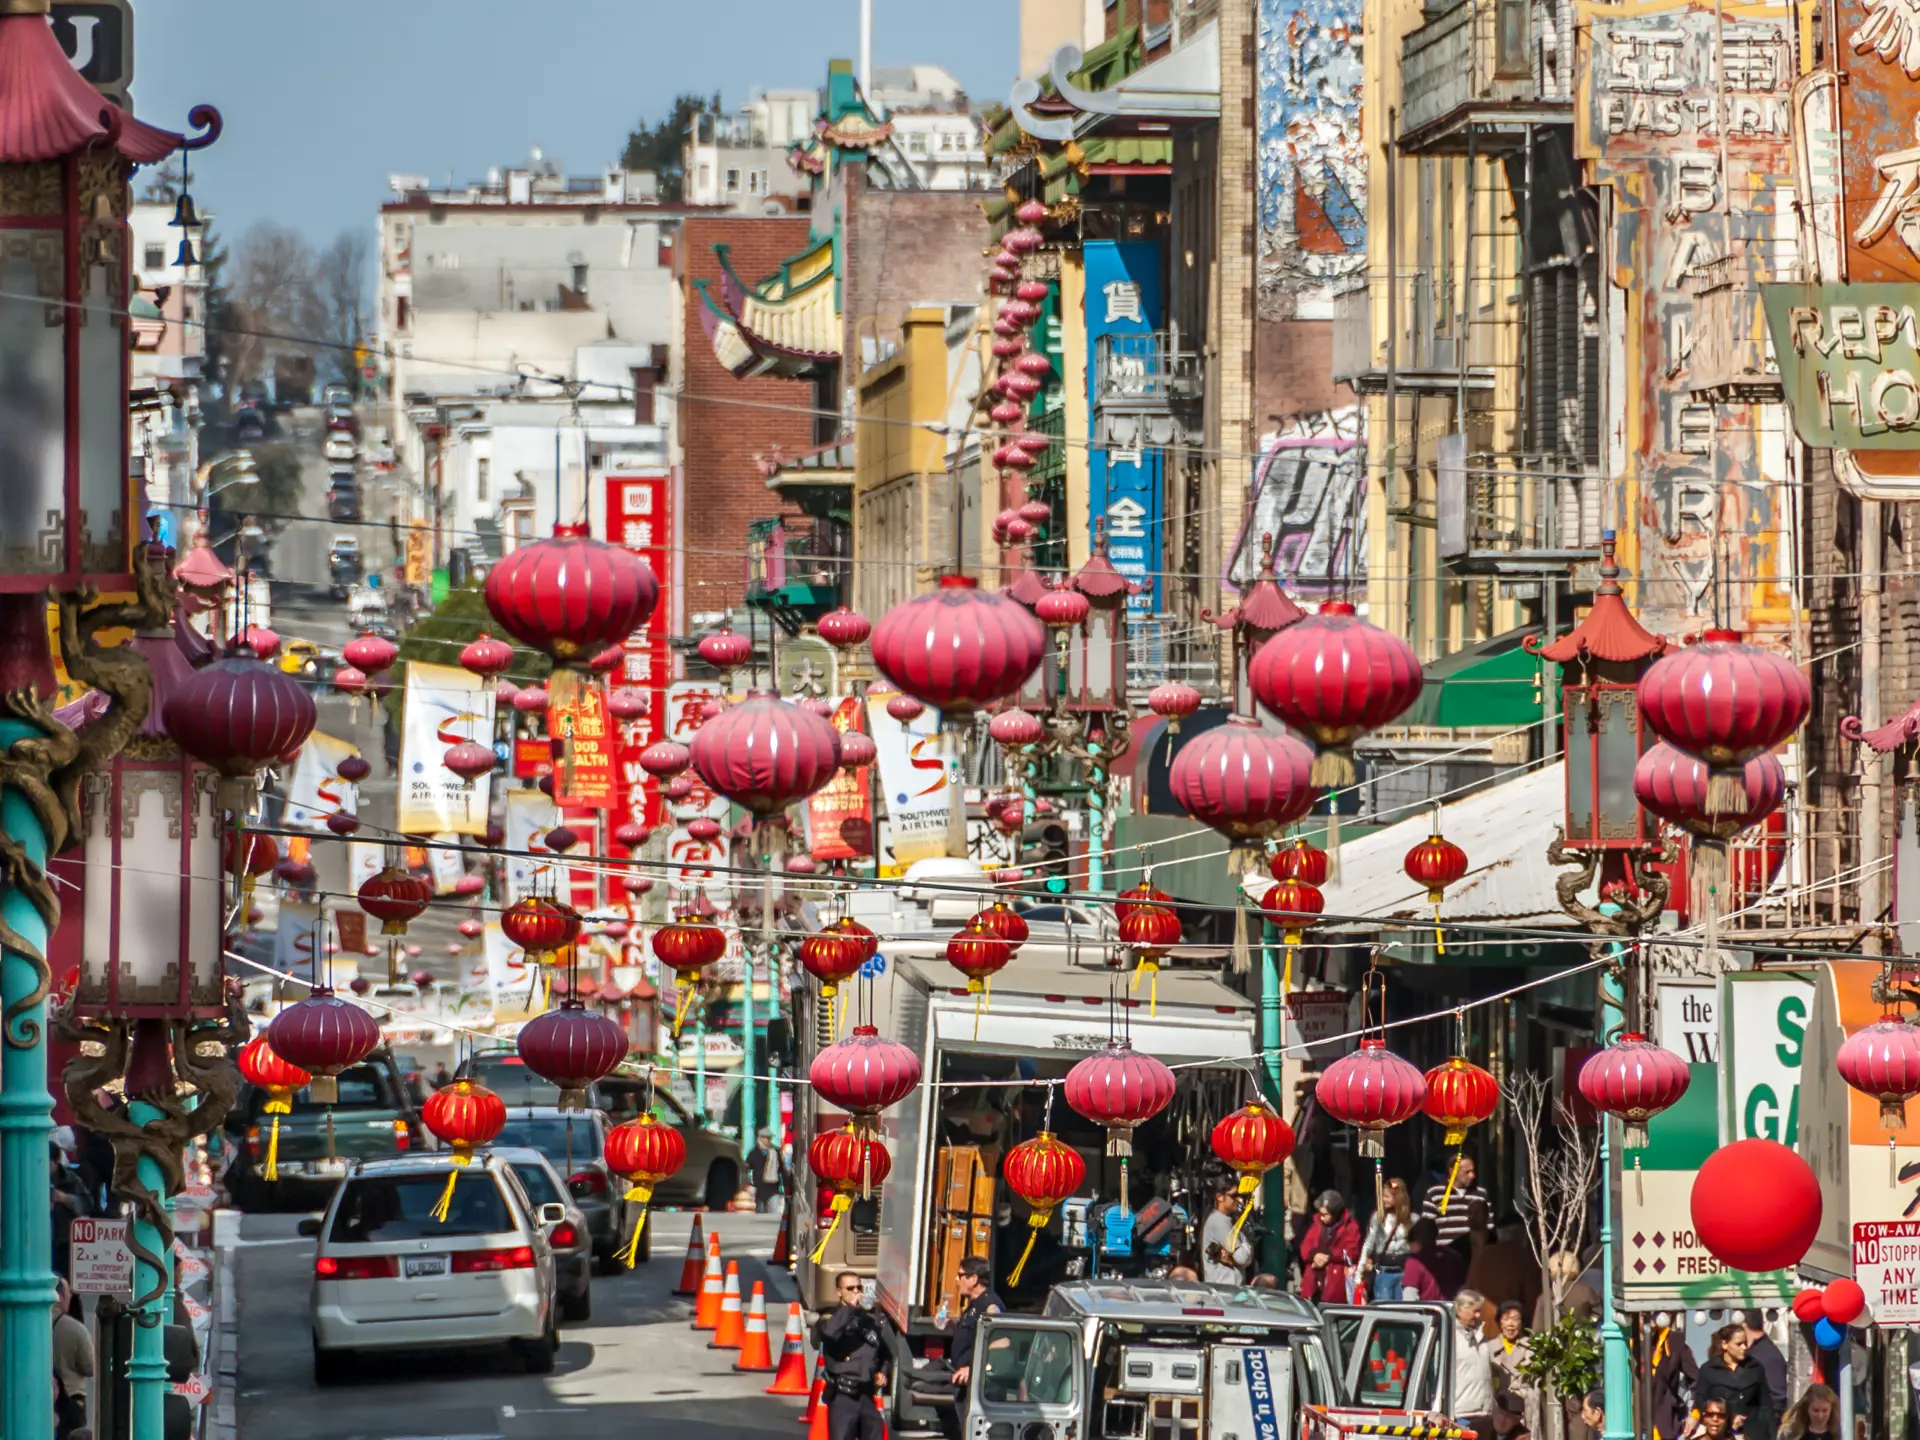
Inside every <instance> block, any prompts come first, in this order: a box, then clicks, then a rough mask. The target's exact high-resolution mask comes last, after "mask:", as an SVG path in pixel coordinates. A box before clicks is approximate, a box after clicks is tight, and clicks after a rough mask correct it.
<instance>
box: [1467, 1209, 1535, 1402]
mask: <svg viewBox="0 0 1920 1440" xmlns="http://www.w3.org/2000/svg"><path fill="white" fill-rule="evenodd" d="M1493 1237H1494V1238H1493V1243H1492V1244H1489V1245H1484V1246H1482V1247H1481V1248H1480V1249H1479V1251H1478V1252H1476V1253H1475V1255H1474V1257H1473V1263H1472V1264H1471V1265H1469V1266H1467V1284H1469V1285H1471V1286H1472V1287H1473V1288H1474V1289H1476V1290H1478V1291H1479V1292H1480V1293H1481V1294H1482V1295H1498V1296H1501V1297H1502V1298H1503V1299H1508V1300H1518V1301H1519V1302H1520V1304H1521V1306H1522V1309H1521V1312H1520V1313H1521V1317H1522V1318H1523V1319H1524V1318H1526V1317H1527V1316H1530V1315H1532V1314H1533V1311H1534V1306H1535V1304H1536V1303H1537V1302H1538V1301H1539V1299H1540V1262H1539V1261H1538V1260H1536V1259H1534V1258H1533V1247H1532V1246H1531V1245H1529V1244H1527V1234H1526V1230H1525V1229H1524V1228H1523V1227H1522V1226H1521V1224H1520V1222H1519V1220H1517V1219H1515V1218H1514V1217H1513V1216H1511V1215H1509V1216H1508V1217H1507V1218H1506V1219H1505V1220H1503V1221H1501V1223H1500V1224H1499V1225H1498V1226H1497V1227H1496V1228H1495V1229H1494V1232H1493ZM1539 1428H1540V1427H1539V1426H1538V1425H1535V1426H1534V1429H1535V1430H1538V1429H1539Z"/></svg>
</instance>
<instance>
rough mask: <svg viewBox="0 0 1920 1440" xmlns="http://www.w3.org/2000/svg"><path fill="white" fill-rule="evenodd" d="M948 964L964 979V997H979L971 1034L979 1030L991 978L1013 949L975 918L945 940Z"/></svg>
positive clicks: (1005, 961)
mask: <svg viewBox="0 0 1920 1440" xmlns="http://www.w3.org/2000/svg"><path fill="white" fill-rule="evenodd" d="M946 953H947V963H948V964H949V965H951V966H953V968H954V969H956V970H958V971H959V972H960V973H961V974H962V975H964V976H966V977H967V993H968V994H969V995H977V996H980V997H981V1001H980V1003H979V1004H976V1006H975V1009H974V1021H973V1023H974V1030H975V1033H976V1034H977V1033H978V1032H979V1026H980V1004H983V1003H984V1002H985V999H986V995H987V991H988V987H989V986H991V985H992V984H993V977H994V975H995V974H997V973H998V972H999V971H1001V970H1003V969H1005V968H1006V964H1007V962H1008V961H1009V960H1011V959H1012V958H1013V947H1012V946H1011V945H1009V944H1008V943H1007V942H1006V941H1005V940H1002V939H1001V938H1000V937H999V936H998V935H996V934H994V933H993V932H992V931H991V930H989V929H987V927H986V926H984V925H982V924H981V923H980V917H979V916H978V915H976V916H974V917H973V918H972V919H971V920H969V921H967V923H966V925H965V926H964V927H963V928H961V929H960V930H957V931H955V932H954V934H953V935H951V936H950V937H948V939H947V952H946Z"/></svg>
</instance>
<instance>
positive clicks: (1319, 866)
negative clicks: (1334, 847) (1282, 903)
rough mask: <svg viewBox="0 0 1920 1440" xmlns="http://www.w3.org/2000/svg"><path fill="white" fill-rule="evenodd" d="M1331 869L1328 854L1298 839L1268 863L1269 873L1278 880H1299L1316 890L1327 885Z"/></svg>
mask: <svg viewBox="0 0 1920 1440" xmlns="http://www.w3.org/2000/svg"><path fill="white" fill-rule="evenodd" d="M1330 869H1331V867H1330V866H1329V864H1328V862H1327V852H1326V851H1324V850H1322V849H1321V848H1320V847H1319V846H1318V845H1309V844H1308V843H1307V842H1306V841H1305V840H1302V839H1299V838H1298V837H1296V838H1295V839H1294V842H1293V843H1292V844H1291V845H1287V846H1284V847H1282V848H1281V849H1279V850H1276V851H1274V852H1273V857H1272V858H1271V859H1270V860H1268V861H1267V873H1268V874H1270V875H1272V876H1273V878H1274V879H1276V880H1298V881H1299V882H1300V883H1301V884H1303V885H1311V886H1313V887H1314V888H1315V889H1318V888H1319V887H1320V886H1322V885H1324V884H1326V883H1327V875H1328V874H1329V872H1330Z"/></svg>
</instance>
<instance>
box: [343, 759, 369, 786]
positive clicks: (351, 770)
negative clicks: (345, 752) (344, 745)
mask: <svg viewBox="0 0 1920 1440" xmlns="http://www.w3.org/2000/svg"><path fill="white" fill-rule="evenodd" d="M333 771H334V773H335V774H336V775H338V776H339V777H340V778H341V779H342V780H345V781H347V782H348V783H349V784H352V785H358V784H359V783H360V782H361V781H362V780H364V779H366V778H367V776H369V775H371V774H372V773H373V766H371V765H369V764H368V763H367V760H366V757H365V756H364V755H349V756H347V758H346V759H344V760H342V761H341V762H340V763H339V764H338V765H336V766H334V767H333Z"/></svg>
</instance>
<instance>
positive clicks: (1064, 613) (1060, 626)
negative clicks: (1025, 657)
mask: <svg viewBox="0 0 1920 1440" xmlns="http://www.w3.org/2000/svg"><path fill="white" fill-rule="evenodd" d="M1092 610H1093V602H1092V601H1091V600H1089V599H1087V597H1086V596H1084V595H1082V594H1081V593H1080V592H1079V591H1078V590H1069V589H1068V588H1067V587H1066V586H1064V585H1055V586H1051V587H1050V588H1049V589H1048V590H1047V593H1046V594H1044V595H1042V596H1041V597H1040V598H1039V599H1038V600H1036V601H1034V604H1033V613H1034V615H1035V617H1036V618H1038V619H1039V621H1040V623H1041V624H1042V625H1045V626H1046V627H1047V628H1048V629H1049V630H1071V629H1073V628H1074V627H1075V626H1077V625H1079V624H1081V623H1082V622H1083V621H1085V620H1086V618H1087V616H1088V614H1089V613H1091V612H1092Z"/></svg>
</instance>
